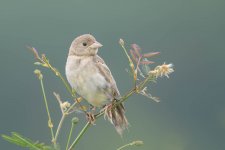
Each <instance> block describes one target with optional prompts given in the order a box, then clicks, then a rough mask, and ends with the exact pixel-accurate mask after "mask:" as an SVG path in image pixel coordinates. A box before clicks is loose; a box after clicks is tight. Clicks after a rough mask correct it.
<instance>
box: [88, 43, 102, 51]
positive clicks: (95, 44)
mask: <svg viewBox="0 0 225 150" xmlns="http://www.w3.org/2000/svg"><path fill="white" fill-rule="evenodd" d="M102 46H103V45H102V44H101V43H99V42H97V41H95V42H94V43H93V44H91V46H90V48H92V49H96V48H97V49H98V48H100V47H102Z"/></svg>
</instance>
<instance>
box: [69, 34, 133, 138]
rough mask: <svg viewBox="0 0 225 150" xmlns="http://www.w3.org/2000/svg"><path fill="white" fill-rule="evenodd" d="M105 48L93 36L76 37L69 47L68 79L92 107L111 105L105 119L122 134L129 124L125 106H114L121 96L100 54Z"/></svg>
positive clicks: (120, 104)
mask: <svg viewBox="0 0 225 150" xmlns="http://www.w3.org/2000/svg"><path fill="white" fill-rule="evenodd" d="M102 46H103V45H102V44H101V43H99V42H98V41H97V40H96V39H95V37H94V36H93V35H91V34H84V35H81V36H78V37H77V38H75V39H74V40H73V41H72V43H71V46H70V48H69V53H68V57H67V61H66V67H65V71H66V77H67V80H68V82H69V84H70V86H71V87H72V88H73V89H74V90H75V91H76V93H77V94H78V95H80V96H81V97H83V98H84V99H86V101H87V102H88V103H89V104H90V105H92V106H93V107H97V108H103V107H104V106H109V107H106V108H109V109H105V110H106V111H105V116H107V117H108V120H109V121H110V122H111V123H112V124H113V125H114V127H115V129H116V131H117V132H118V133H119V134H120V135H122V134H123V131H124V130H125V129H126V128H127V127H128V125H129V123H128V121H127V118H126V116H125V108H124V106H123V104H122V103H119V104H118V105H116V107H112V104H113V102H115V101H116V102H117V101H119V98H120V97H121V96H120V92H119V90H118V88H117V85H116V81H115V80H114V78H113V76H112V73H111V71H110V69H109V68H108V66H107V65H106V63H105V62H104V60H103V59H102V58H101V57H100V56H99V55H98V49H99V48H100V47H102Z"/></svg>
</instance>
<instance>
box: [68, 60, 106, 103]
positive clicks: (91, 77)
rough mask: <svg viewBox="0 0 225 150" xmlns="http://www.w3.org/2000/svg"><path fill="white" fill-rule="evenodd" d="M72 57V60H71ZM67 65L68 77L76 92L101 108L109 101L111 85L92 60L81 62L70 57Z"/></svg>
mask: <svg viewBox="0 0 225 150" xmlns="http://www.w3.org/2000/svg"><path fill="white" fill-rule="evenodd" d="M69 57H70V58H69ZM69 57H68V59H67V64H66V76H67V79H68V81H69V83H70V85H71V86H72V88H74V89H75V90H76V92H77V93H78V94H79V95H80V96H82V97H84V98H85V99H86V100H87V101H88V102H89V103H90V104H92V105H93V106H97V107H100V106H102V105H104V104H105V103H106V102H107V100H108V99H109V95H107V93H108V91H107V90H108V89H109V88H108V87H109V85H108V84H109V83H108V82H107V81H106V80H105V78H104V76H102V75H101V74H100V72H99V70H98V68H97V67H96V66H95V63H94V62H92V61H91V59H88V58H86V59H82V60H79V59H77V58H76V57H73V56H69Z"/></svg>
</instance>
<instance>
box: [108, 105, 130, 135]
mask: <svg viewBox="0 0 225 150" xmlns="http://www.w3.org/2000/svg"><path fill="white" fill-rule="evenodd" d="M105 116H107V118H108V120H109V121H110V122H111V123H112V124H113V125H114V127H115V128H116V131H117V132H118V133H119V134H120V135H121V136H122V134H123V131H124V130H125V129H126V128H128V125H129V123H128V121H127V118H126V116H125V109H124V106H123V104H122V103H120V104H118V105H117V106H116V107H115V108H106V110H105Z"/></svg>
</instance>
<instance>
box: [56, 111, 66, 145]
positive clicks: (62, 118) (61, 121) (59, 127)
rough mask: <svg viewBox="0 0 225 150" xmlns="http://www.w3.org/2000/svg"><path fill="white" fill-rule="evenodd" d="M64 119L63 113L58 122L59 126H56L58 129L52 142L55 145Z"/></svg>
mask: <svg viewBox="0 0 225 150" xmlns="http://www.w3.org/2000/svg"><path fill="white" fill-rule="evenodd" d="M65 118H66V114H64V113H63V115H62V117H61V120H60V122H59V125H58V127H57V130H56V134H55V138H54V142H55V143H57V139H58V136H59V131H60V130H61V128H62V124H63V122H64V120H65Z"/></svg>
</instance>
